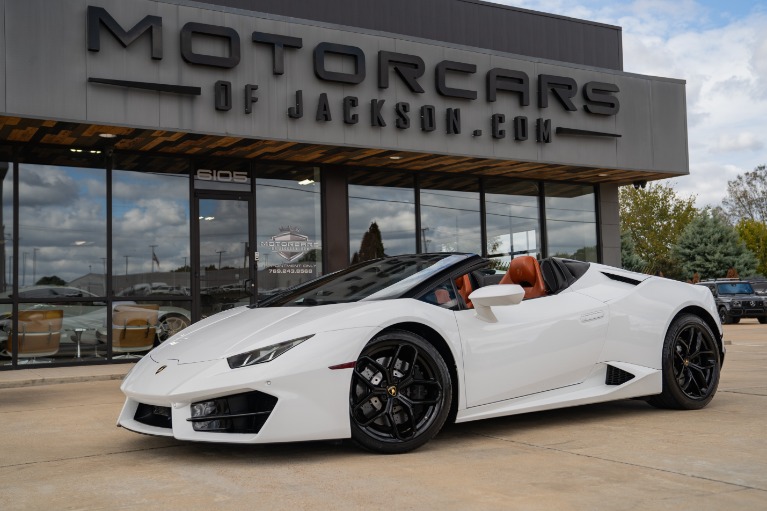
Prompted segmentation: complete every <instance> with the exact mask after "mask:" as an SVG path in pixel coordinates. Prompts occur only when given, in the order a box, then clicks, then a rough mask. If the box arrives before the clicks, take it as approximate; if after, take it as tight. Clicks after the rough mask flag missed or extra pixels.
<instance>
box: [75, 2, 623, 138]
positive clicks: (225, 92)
mask: <svg viewBox="0 0 767 511" xmlns="http://www.w3.org/2000/svg"><path fill="white" fill-rule="evenodd" d="M87 18H88V19H87V47H88V50H89V51H91V52H99V51H101V39H102V35H104V34H105V33H109V34H110V35H111V36H112V37H113V38H114V39H116V40H117V41H118V42H119V43H120V44H121V45H122V46H123V47H124V48H128V47H129V46H130V45H131V44H133V43H134V42H135V41H136V40H138V39H139V38H141V37H147V38H149V40H150V51H149V57H151V58H152V59H154V60H162V59H163V58H164V56H165V55H164V47H163V25H162V17H160V16H151V15H150V16H145V17H144V18H143V19H142V20H140V21H139V22H138V23H136V24H135V25H134V26H133V27H130V28H129V29H127V30H126V29H125V28H123V26H122V25H121V24H120V23H119V22H118V21H117V20H115V19H114V17H113V16H112V15H111V14H110V13H109V12H108V11H107V10H106V9H104V8H103V7H95V6H88V15H87ZM249 38H250V42H251V43H252V44H254V45H266V46H267V47H269V49H270V50H271V71H272V74H273V75H275V76H279V75H283V74H285V72H286V65H285V63H286V60H287V59H289V58H290V54H291V53H293V52H299V51H307V50H304V49H303V39H302V38H300V37H291V36H286V35H282V34H273V33H266V32H259V31H254V32H252V33H251V34H249ZM202 40H208V41H216V42H217V43H219V45H218V46H219V47H220V48H221V49H223V51H221V52H220V53H221V54H218V55H210V54H206V53H201V52H200V51H198V50H196V49H195V44H194V42H195V41H202ZM242 51H243V43H242V41H241V38H240V34H239V33H238V32H237V31H236V30H235V29H233V28H231V27H226V26H219V25H210V24H205V23H196V22H190V23H186V24H184V25H183V26H182V28H181V30H180V54H181V58H182V59H183V60H184V62H186V63H187V64H189V65H194V66H206V67H212V68H218V69H222V70H228V69H233V68H235V67H237V66H238V65H239V64H240V61H241V59H242ZM308 51H312V56H313V58H312V62H313V71H314V75H315V77H316V78H317V79H318V81H319V82H318V83H320V84H321V83H338V84H343V85H345V86H349V90H350V91H353V86H355V85H359V84H361V83H363V82H364V81H365V80H370V79H375V80H376V82H377V86H378V88H379V89H381V90H385V89H388V88H389V87H390V80H391V77H392V76H397V77H398V79H399V81H400V82H401V83H402V84H403V85H404V86H405V87H406V88H407V89H409V90H410V91H411V92H413V93H415V94H425V97H426V98H427V99H426V100H425V101H424V103H425V104H420V105H413V104H411V103H410V102H407V101H400V102H396V103H394V104H390V103H387V100H386V99H381V98H366V99H361V98H360V97H359V96H356V95H353V93H352V94H349V95H347V96H345V97H344V98H343V100H342V101H341V102H340V104H336V103H335V102H334V101H331V99H330V98H329V97H328V93H327V92H317V93H314V94H312V96H311V97H308V96H307V95H305V94H304V91H303V90H302V89H298V90H294V91H291V92H290V95H291V105H286V115H287V116H288V118H290V119H293V120H299V119H302V118H304V117H305V115H306V116H307V117H309V118H311V116H312V115H313V117H314V120H315V121H316V122H321V123H330V122H339V121H340V122H343V123H344V124H346V125H357V124H359V123H360V122H361V121H366V124H368V125H369V126H371V127H376V128H384V127H387V126H390V125H391V126H394V127H395V128H397V129H399V130H407V129H411V128H416V129H420V130H422V131H424V132H431V131H436V130H437V129H438V128H441V129H444V132H445V133H446V134H448V135H459V134H461V133H464V132H470V133H471V135H472V136H474V137H481V136H484V135H486V134H489V136H491V137H492V138H493V139H498V140H500V139H504V138H507V137H508V138H511V139H513V140H516V141H525V140H528V139H530V138H532V137H534V138H535V140H536V141H537V142H541V143H548V142H551V138H552V126H551V120H550V119H547V118H544V117H541V116H539V115H540V113H541V112H545V110H546V109H547V108H549V107H550V99H551V98H553V99H554V100H555V101H554V104H555V105H557V106H558V107H559V108H562V109H564V110H565V111H568V112H577V111H579V106H580V107H581V109H582V110H583V112H585V113H586V114H587V115H593V116H603V117H604V116H608V117H609V116H615V115H617V114H618V112H619V111H620V101H619V99H618V93H619V92H620V90H619V88H618V86H617V85H615V84H613V83H606V82H599V81H589V82H586V83H584V84H579V83H578V82H576V80H574V79H573V78H571V77H568V76H558V75H553V74H539V75H538V76H536V77H530V76H529V75H528V74H527V73H525V72H523V71H520V70H515V69H504V68H492V69H489V70H486V71H484V73H483V74H484V77H482V74H479V73H478V68H477V65H476V64H474V63H469V62H460V61H452V60H442V61H440V62H436V63H428V64H427V62H425V61H424V60H423V58H422V57H420V56H419V55H412V54H406V53H397V52H390V51H379V52H378V54H377V55H376V56H375V57H374V58H373V59H372V60H373V61H374V62H373V64H374V65H373V67H374V69H375V74H376V77H375V78H370V77H369V76H368V75H369V74H371V73H369V72H368V70H369V68H370V67H371V66H370V62H369V61H370V60H371V59H370V56H369V55H366V54H365V52H364V51H363V50H362V49H361V48H359V47H356V46H352V45H342V44H336V43H333V42H320V43H319V44H317V45H315V46H314V48H313V49H311V50H308ZM339 62H342V63H343V64H345V66H343V70H338V69H339V65H338V63H339ZM427 66H430V69H432V70H433V74H434V81H433V83H432V84H427V83H426V80H424V76H425V75H426V71H427ZM392 71H393V73H392ZM475 76H479V77H480V78H478V79H475V78H474V77H475ZM88 81H89V82H90V83H97V84H104V85H113V86H119V87H127V88H137V89H145V90H155V91H159V92H165V93H175V94H181V95H189V96H199V95H201V94H202V87H201V86H199V85H182V84H167V83H155V82H143V81H132V80H130V81H129V80H116V79H111V78H103V77H92V76H91V77H89V78H88ZM467 81H469V82H470V83H473V87H472V88H467V86H466V85H465V84H466V82H467ZM456 83H460V84H463V86H460V87H459V86H457V85H456ZM426 86H428V87H429V92H428V93H427V90H426V88H425V87H426ZM212 87H213V105H212V106H213V107H214V108H215V110H217V111H220V112H228V111H230V110H232V109H233V108H234V107H235V105H237V106H238V108H239V107H242V111H243V112H244V113H245V114H252V113H253V112H254V111H255V109H256V107H257V104H258V102H259V99H260V98H259V96H258V90H259V84H250V83H249V84H239V85H235V84H233V83H232V82H231V81H229V80H224V79H222V80H217V81H216V82H215V83H213V84H212ZM237 89H239V90H240V91H241V92H240V93H237V92H235V91H236V90H237ZM480 90H482V91H483V93H484V98H483V99H484V100H485V101H486V102H488V103H495V102H496V101H497V99H498V97H499V95H509V96H510V97H513V98H515V99H516V102H517V104H518V106H519V108H520V111H521V112H523V113H524V112H526V111H527V110H532V109H534V108H536V107H537V111H536V112H535V114H533V115H530V118H528V115H507V114H506V113H500V112H499V113H493V114H492V115H491V116H490V118H489V119H488V122H487V125H486V126H480V127H476V128H477V129H472V130H464V126H463V124H462V116H461V111H462V109H463V108H470V104H471V103H470V102H472V101H477V100H479V98H480ZM435 93H436V94H437V95H438V96H440V97H442V98H446V99H449V100H451V101H454V102H455V104H454V105H453V106H451V107H447V108H443V109H441V110H438V109H437V107H436V106H435V105H432V104H428V103H429V102H430V100H429V98H435V97H434V94H435ZM238 97H239V99H236V98H238ZM531 104H532V105H533V106H531ZM456 105H461V106H456ZM464 105H465V106H464ZM555 132H556V134H558V135H581V136H596V137H620V135H619V134H616V133H604V132H598V131H591V130H583V129H577V128H565V127H557V128H556V130H555Z"/></svg>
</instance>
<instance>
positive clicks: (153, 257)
mask: <svg viewBox="0 0 767 511" xmlns="http://www.w3.org/2000/svg"><path fill="white" fill-rule="evenodd" d="M155 247H157V245H149V248H151V249H152V256H151V257H150V258H149V263H150V264H151V265H152V273H154V262H155V260H156V259H157V256H156V255H155V254H154V249H155ZM157 269H158V270H159V269H160V265H159V264H158V265H157Z"/></svg>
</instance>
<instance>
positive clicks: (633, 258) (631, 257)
mask: <svg viewBox="0 0 767 511" xmlns="http://www.w3.org/2000/svg"><path fill="white" fill-rule="evenodd" d="M621 264H622V266H623V267H624V268H625V269H627V270H631V271H645V268H646V267H647V263H646V262H644V260H642V258H641V257H639V255H637V253H636V248H635V247H634V240H633V239H632V238H631V233H630V232H622V233H621Z"/></svg>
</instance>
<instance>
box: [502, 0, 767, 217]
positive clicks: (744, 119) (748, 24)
mask: <svg viewBox="0 0 767 511" xmlns="http://www.w3.org/2000/svg"><path fill="white" fill-rule="evenodd" d="M497 3H505V4H511V5H515V6H518V7H523V8H526V9H533V10H538V11H544V12H551V13H554V14H560V15H564V16H571V17H575V18H580V19H586V20H590V21H596V22H601V23H607V24H611V25H617V26H620V27H622V29H623V30H622V33H623V58H624V69H625V70H626V71H627V72H632V73H639V74H645V75H651V76H662V77H669V78H678V79H683V80H686V82H687V116H688V117H687V118H688V141H689V144H688V145H689V154H690V176H688V177H686V178H683V179H680V180H679V181H678V182H677V186H678V187H680V188H681V189H683V190H686V191H690V192H694V193H696V195H697V196H698V200H697V205H698V206H699V207H702V206H705V205H712V206H716V205H718V204H719V203H721V200H722V199H723V198H724V197H725V195H726V190H727V181H728V180H731V179H734V178H735V177H737V175H738V174H739V173H742V172H745V171H749V170H752V169H753V168H754V167H756V166H757V165H759V164H762V163H767V154H765V139H767V38H765V37H764V33H765V27H767V12H765V8H764V6H763V5H761V4H759V3H758V2H737V3H732V2H730V3H727V4H726V5H725V2H712V1H709V0H684V1H677V2H670V1H667V0H634V1H607V0H575V1H573V2H569V3H565V2H562V1H554V2H551V1H543V0H523V1H514V2H512V1H499V2H497Z"/></svg>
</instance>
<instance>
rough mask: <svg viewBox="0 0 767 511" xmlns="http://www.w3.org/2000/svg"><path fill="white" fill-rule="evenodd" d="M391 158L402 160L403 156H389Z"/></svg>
mask: <svg viewBox="0 0 767 511" xmlns="http://www.w3.org/2000/svg"><path fill="white" fill-rule="evenodd" d="M389 159H390V160H401V159H402V156H389Z"/></svg>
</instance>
